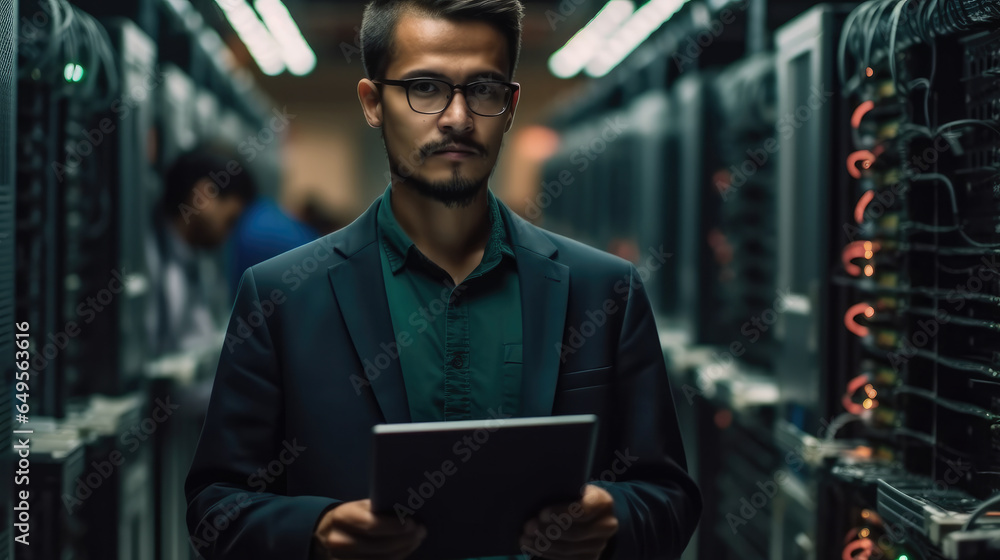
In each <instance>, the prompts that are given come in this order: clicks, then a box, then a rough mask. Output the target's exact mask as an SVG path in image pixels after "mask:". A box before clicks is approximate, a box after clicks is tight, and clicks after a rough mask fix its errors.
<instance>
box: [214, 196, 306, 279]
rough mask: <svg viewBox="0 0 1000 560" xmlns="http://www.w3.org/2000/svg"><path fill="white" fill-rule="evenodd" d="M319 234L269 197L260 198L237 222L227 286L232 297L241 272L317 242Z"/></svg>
mask: <svg viewBox="0 0 1000 560" xmlns="http://www.w3.org/2000/svg"><path fill="white" fill-rule="evenodd" d="M319 236H320V234H319V232H317V231H316V230H315V229H313V228H312V226H310V225H309V224H307V223H305V222H304V221H303V220H302V219H300V218H299V217H298V216H296V215H295V213H293V212H291V211H289V210H288V209H286V208H285V207H284V206H283V205H282V204H280V203H279V202H278V201H276V200H274V199H273V198H271V197H260V198H258V199H257V201H255V202H254V203H253V204H252V205H251V206H250V208H249V209H247V211H246V212H245V213H244V214H243V216H242V217H241V218H240V221H239V222H238V223H237V225H236V230H235V231H234V232H233V236H232V244H233V247H232V249H233V250H232V266H231V267H230V269H229V271H230V276H229V285H230V287H231V288H232V290H233V292H234V293H235V291H236V288H237V287H238V286H239V282H240V277H241V276H242V275H243V272H244V271H245V270H246V269H247V268H249V267H251V266H253V265H255V264H257V263H262V262H264V261H266V260H267V259H269V258H271V257H276V256H278V255H280V254H282V253H284V252H285V251H290V250H292V249H294V248H296V247H299V246H301V245H305V244H306V243H309V242H310V241H313V240H314V239H316V238H318V237H319Z"/></svg>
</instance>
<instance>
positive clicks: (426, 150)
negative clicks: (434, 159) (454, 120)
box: [420, 138, 486, 157]
mask: <svg viewBox="0 0 1000 560" xmlns="http://www.w3.org/2000/svg"><path fill="white" fill-rule="evenodd" d="M448 146H461V147H463V148H467V149H469V150H472V151H473V152H475V153H476V154H477V155H480V156H483V155H486V146H483V145H480V144H478V143H476V142H474V141H472V140H469V139H467V138H464V139H459V138H450V139H446V140H442V141H440V142H432V143H430V144H425V145H424V146H422V147H421V148H420V155H421V156H423V157H427V156H429V155H431V154H433V153H434V152H436V151H438V150H441V149H443V148H447V147H448Z"/></svg>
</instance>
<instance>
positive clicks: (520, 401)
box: [185, 0, 702, 560]
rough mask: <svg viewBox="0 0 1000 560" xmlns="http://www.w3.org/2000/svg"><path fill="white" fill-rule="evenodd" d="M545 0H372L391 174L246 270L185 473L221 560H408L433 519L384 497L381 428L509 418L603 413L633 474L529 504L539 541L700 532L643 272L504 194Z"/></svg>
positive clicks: (195, 521) (565, 553) (529, 538)
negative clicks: (523, 60)
mask: <svg viewBox="0 0 1000 560" xmlns="http://www.w3.org/2000/svg"><path fill="white" fill-rule="evenodd" d="M523 13H524V7H523V5H522V4H521V2H519V1H518V0H404V1H388V0H374V1H372V2H370V3H369V4H368V5H367V6H366V8H365V12H364V16H363V20H362V25H361V44H362V46H361V48H362V59H363V62H364V66H365V72H366V74H367V76H368V77H367V78H365V79H362V80H360V82H359V83H358V86H357V91H358V97H359V100H360V102H361V106H362V111H363V112H364V116H365V119H366V120H367V122H368V124H369V125H370V126H371V127H374V128H379V129H380V130H381V132H382V138H383V140H384V144H385V148H386V152H387V155H388V163H389V170H390V172H391V181H390V183H389V185H388V187H387V188H386V189H385V191H384V193H383V194H382V195H381V196H380V197H379V198H377V199H376V200H375V201H374V202H373V203H372V204H371V206H370V207H369V208H368V210H366V211H365V212H364V213H363V214H362V215H361V216H360V217H359V218H357V219H356V220H354V221H353V222H351V223H350V224H349V225H347V226H345V227H344V228H342V229H340V230H338V231H335V232H334V233H332V234H330V235H327V236H324V237H322V238H320V239H319V240H317V241H314V242H311V243H308V244H306V245H304V246H302V247H299V248H298V249H294V250H292V251H289V252H287V253H284V254H282V255H281V256H279V257H275V258H273V259H269V260H267V261H265V262H263V263H260V264H258V265H254V266H252V267H250V268H249V269H248V270H247V271H246V272H245V273H244V274H243V278H242V279H241V281H240V286H239V290H238V294H237V296H236V303H235V305H234V307H233V312H232V315H231V318H230V323H229V330H228V332H227V335H226V343H225V345H224V348H223V350H222V352H221V356H220V361H219V366H218V370H217V372H216V375H215V385H214V388H213V390H212V395H211V402H210V404H209V408H208V414H207V416H206V420H205V425H204V429H203V430H202V433H201V438H200V440H199V442H198V448H197V452H196V454H195V458H194V461H193V463H192V465H191V469H190V471H189V473H188V477H187V480H186V481H185V494H186V497H187V502H188V509H187V525H188V531H189V534H190V535H191V537H192V542H193V543H196V544H195V546H196V547H197V548H198V552H199V553H200V554H201V555H202V556H203V557H205V558H206V559H208V560H217V559H218V560H221V559H223V558H233V559H236V558H238V559H257V558H260V559H263V558H289V559H294V560H306V559H307V558H313V559H317V560H319V559H322V560H330V559H357V558H381V559H402V558H406V557H407V556H408V555H410V554H411V553H412V552H413V551H414V550H416V549H417V548H418V547H419V545H420V544H421V542H423V539H424V538H425V537H426V536H427V532H426V527H424V526H422V525H421V524H419V523H417V522H415V521H414V519H413V517H410V516H401V517H398V518H397V517H396V516H395V515H379V514H376V513H375V512H373V511H372V507H371V500H369V499H368V497H369V492H370V482H371V481H370V472H369V460H370V453H371V434H372V427H373V426H374V425H376V424H382V423H401V422H428V421H452V420H477V419H485V418H488V417H490V416H491V414H500V415H503V417H508V415H509V416H520V417H532V416H552V415H565V414H588V413H589V414H595V415H597V416H598V417H599V419H600V425H601V429H600V431H599V435H598V436H597V438H596V444H595V448H596V450H595V454H594V465H593V472H594V473H599V472H602V471H605V469H613V472H614V473H616V477H615V479H614V480H613V481H607V480H603V479H604V477H603V476H602V477H601V480H592V481H591V482H590V483H588V484H586V485H585V486H584V488H582V489H581V494H582V495H581V496H580V498H579V499H578V500H577V501H576V502H574V503H572V504H549V505H548V506H547V508H546V509H547V510H549V511H539V512H536V514H535V515H534V516H533V517H532V518H531V519H527V520H525V519H510V520H509V523H511V524H512V526H517V528H518V532H519V533H520V535H521V538H520V541H519V543H517V546H519V547H520V550H521V551H522V552H523V553H524V555H525V556H524V557H528V556H529V555H536V556H542V557H544V558H551V559H564V558H565V559H568V558H573V559H578V560H598V559H600V560H610V559H612V558H614V559H619V560H642V559H648V560H651V559H665V558H675V557H678V556H680V554H681V551H683V549H684V548H685V546H686V545H687V543H688V541H689V539H690V538H691V535H692V534H693V532H694V529H695V527H696V525H697V523H698V519H699V517H700V513H701V508H702V505H701V497H700V492H699V490H698V487H697V486H696V485H695V483H694V481H693V480H692V478H691V477H690V475H689V474H688V473H687V470H686V469H687V467H686V459H685V454H684V448H683V445H682V442H681V437H680V432H679V428H678V425H677V415H676V411H675V408H674V402H673V397H672V394H671V389H670V384H669V379H668V377H667V371H666V365H665V363H664V359H663V353H662V350H661V347H660V341H659V335H658V332H657V329H656V324H655V322H654V320H653V313H652V308H651V306H650V303H649V298H648V296H647V295H646V292H645V290H644V286H643V282H642V279H641V277H640V273H639V271H638V270H637V269H636V267H635V266H634V265H633V264H632V263H629V262H628V261H626V260H624V259H621V258H619V257H616V256H614V255H610V254H608V253H606V252H604V251H600V250H598V249H594V248H592V247H589V246H587V245H584V244H583V243H580V242H577V241H574V240H571V239H568V238H566V237H563V236H560V235H556V234H554V233H551V232H548V231H545V230H543V229H541V228H538V227H536V226H534V225H532V224H530V223H528V222H526V221H525V220H524V219H522V218H520V217H518V216H517V215H516V214H515V213H514V212H512V211H511V210H510V208H508V207H507V206H506V205H504V204H503V203H502V202H501V201H499V200H497V198H496V197H495V196H494V195H493V193H492V192H491V191H490V189H489V188H488V182H489V178H490V176H491V174H492V173H493V170H494V167H495V165H496V162H497V158H498V157H499V154H500V147H501V144H502V141H503V138H504V135H505V134H506V133H507V132H508V131H509V130H510V128H511V125H512V123H513V119H514V111H515V109H516V107H517V101H518V93H519V91H520V89H519V88H520V86H519V85H518V84H517V83H514V82H512V81H511V80H512V79H513V77H514V70H515V68H516V66H517V58H518V54H519V49H520V37H521V27H522V24H521V20H522V17H523ZM434 303H437V304H438V306H439V309H440V311H438V312H433V313H432V314H431V315H430V316H428V315H427V310H428V307H429V308H430V309H431V310H434V309H435V305H433V304H434ZM421 315H423V318H421ZM581 325H582V326H581ZM587 325H589V327H588V326H587ZM414 327H417V328H414ZM581 330H582V331H583V332H586V333H587V335H586V337H585V338H586V339H585V340H581V341H577V339H579V338H580V337H581V335H580V331H581ZM573 333H575V336H576V337H577V338H574V334H573ZM396 341H398V342H399V343H398V344H397V343H396ZM405 341H409V342H405ZM372 364H378V365H372ZM279 459H280V461H279ZM623 461H624V463H623ZM625 463H627V465H626V464H625ZM268 465H276V466H278V467H279V468H280V470H279V471H277V472H275V471H270V467H268ZM528 466H530V465H526V467H525V468H528ZM626 466H627V467H628V468H625V467H626ZM265 467H266V469H265ZM605 472H611V471H605ZM271 475H273V476H271ZM482 483H483V484H484V485H485V484H499V485H503V484H504V481H502V480H484V481H483V482H482ZM232 512H235V513H232ZM567 512H573V513H567ZM223 513H225V514H226V515H225V516H223V515H222V514H223ZM550 513H551V515H549V514H550ZM476 514H477V512H475V511H470V512H468V515H470V516H476ZM570 515H572V518H573V519H572V522H571V523H569V526H568V527H565V526H564V527H560V526H559V525H558V524H557V523H561V522H562V520H564V519H566V517H569V516H570ZM219 519H223V520H224V521H225V524H226V527H225V528H224V529H218V530H217V529H215V528H216V527H219V526H220V525H219ZM404 521H405V522H404ZM515 524H516V525H515ZM553 530H554V531H555V533H554V534H553ZM550 539H551V540H550ZM511 544H512V545H513V544H514V543H511ZM540 551H541V552H540ZM509 558H522V556H521V555H516V556H510V557H509Z"/></svg>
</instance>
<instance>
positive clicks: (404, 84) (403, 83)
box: [372, 77, 521, 117]
mask: <svg viewBox="0 0 1000 560" xmlns="http://www.w3.org/2000/svg"><path fill="white" fill-rule="evenodd" d="M426 81H432V82H440V83H442V84H445V85H447V86H448V87H449V88H450V89H449V91H451V95H450V96H449V97H448V102H447V103H445V105H444V108H443V109H441V110H440V111H433V112H427V111H418V110H416V109H414V108H413V102H412V101H410V86H411V85H413V84H414V83H416V82H426ZM372 82H374V83H376V84H379V85H383V84H384V85H387V86H398V87H401V88H404V89H405V90H406V103H407V105H409V106H410V110H412V111H413V112H414V113H419V114H421V115H439V114H441V113H443V112H445V111H447V110H448V107H450V106H451V100H452V99H454V98H455V90H456V89H458V90H459V91H461V92H462V97H465V99H466V100H465V106H466V107H469V110H470V111H472V112H473V113H475V114H477V115H479V116H480V117H499V116H502V115H503V114H504V113H506V112H507V109H510V104H511V102H512V101H513V100H514V97H515V96H516V95H517V92H518V90H520V89H521V84H519V83H517V82H504V81H501V80H476V81H475V82H469V83H467V84H452V83H449V82H447V81H446V80H442V79H440V78H420V77H417V78H407V79H405V80H386V79H381V80H372ZM479 84H501V85H504V86H507V87H509V88H510V98H509V99H508V100H507V102H506V103H505V104H504V106H503V109H502V110H501V111H500V112H499V113H497V114H495V115H484V114H482V113H480V112H478V111H476V110H475V109H473V108H472V107H470V106H469V100H468V99H469V96H468V95H467V94H466V93H465V91H466V89H467V88H470V87H472V86H476V85H479Z"/></svg>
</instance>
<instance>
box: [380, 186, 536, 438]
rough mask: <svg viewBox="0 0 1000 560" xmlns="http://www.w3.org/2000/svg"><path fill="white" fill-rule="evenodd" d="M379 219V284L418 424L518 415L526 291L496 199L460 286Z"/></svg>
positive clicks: (387, 209) (387, 213)
mask: <svg viewBox="0 0 1000 560" xmlns="http://www.w3.org/2000/svg"><path fill="white" fill-rule="evenodd" d="M391 196H392V187H391V185H390V186H389V187H387V188H386V190H385V193H384V194H383V195H382V203H381V205H380V206H379V209H378V214H377V218H376V219H377V223H378V235H379V244H380V249H381V251H380V254H381V257H382V277H383V278H384V280H385V292H386V297H387V298H388V301H389V310H390V314H391V315H392V326H393V329H394V330H395V334H396V340H397V341H398V351H399V360H400V367H401V369H402V372H403V382H404V385H405V387H406V396H407V400H408V402H409V407H410V418H411V420H412V421H413V422H432V421H440V420H480V419H486V418H497V417H500V418H504V417H508V416H515V415H516V414H517V411H518V407H519V405H520V392H521V342H522V340H521V289H520V286H519V285H518V277H517V266H516V260H515V257H514V250H513V248H512V247H511V246H510V244H509V242H508V233H507V226H506V225H505V224H504V221H503V217H502V215H501V214H500V209H499V206H498V203H497V200H496V197H495V196H494V195H493V193H492V192H491V191H489V190H487V196H488V198H489V212H488V215H489V218H490V224H491V228H490V237H489V240H488V242H487V244H486V249H485V251H484V252H483V259H482V261H481V262H480V263H479V266H477V267H476V269H475V270H473V271H472V273H471V274H469V276H468V277H467V278H465V279H464V280H463V281H462V283H461V284H459V285H458V286H456V285H455V283H454V281H453V280H452V278H451V275H449V274H448V273H447V272H445V271H444V270H443V269H442V268H441V267H439V266H438V265H436V264H434V263H433V262H432V261H431V260H429V259H428V258H427V257H425V256H424V255H423V254H422V253H421V252H420V250H419V249H418V248H417V246H416V245H414V244H413V241H411V240H410V237H409V236H408V235H407V234H406V232H405V231H403V228H402V227H400V225H399V223H398V222H397V221H396V218H395V216H393V213H392V205H391V202H390V201H391Z"/></svg>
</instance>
